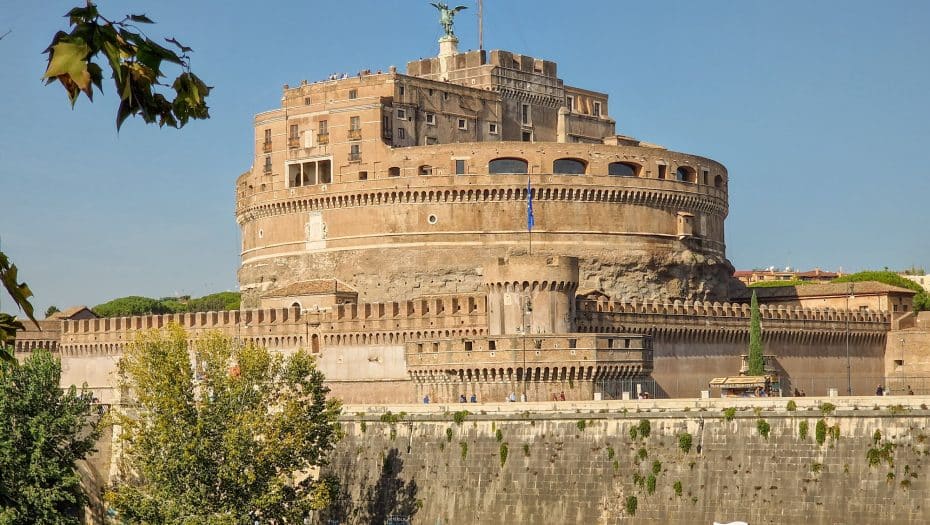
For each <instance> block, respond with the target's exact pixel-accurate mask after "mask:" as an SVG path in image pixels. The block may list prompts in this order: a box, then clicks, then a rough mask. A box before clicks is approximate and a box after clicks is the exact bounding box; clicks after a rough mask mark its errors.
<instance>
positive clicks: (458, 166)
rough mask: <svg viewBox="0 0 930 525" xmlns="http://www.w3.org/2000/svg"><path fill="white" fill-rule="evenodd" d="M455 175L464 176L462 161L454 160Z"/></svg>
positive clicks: (463, 161)
mask: <svg viewBox="0 0 930 525" xmlns="http://www.w3.org/2000/svg"><path fill="white" fill-rule="evenodd" d="M455 174H456V175H464V174H465V160H464V159H456V160H455Z"/></svg>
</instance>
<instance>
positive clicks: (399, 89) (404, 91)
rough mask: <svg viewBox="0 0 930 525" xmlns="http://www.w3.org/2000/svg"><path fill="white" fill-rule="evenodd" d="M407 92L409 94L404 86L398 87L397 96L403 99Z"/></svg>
mask: <svg viewBox="0 0 930 525" xmlns="http://www.w3.org/2000/svg"><path fill="white" fill-rule="evenodd" d="M406 92H407V90H406V89H405V88H404V86H398V87H397V95H398V96H401V97H402V96H404V94H405V93H406Z"/></svg>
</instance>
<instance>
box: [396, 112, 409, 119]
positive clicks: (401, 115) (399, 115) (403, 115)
mask: <svg viewBox="0 0 930 525" xmlns="http://www.w3.org/2000/svg"><path fill="white" fill-rule="evenodd" d="M397 118H398V119H399V120H407V110H405V109H398V110H397Z"/></svg>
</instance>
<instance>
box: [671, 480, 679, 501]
mask: <svg viewBox="0 0 930 525" xmlns="http://www.w3.org/2000/svg"><path fill="white" fill-rule="evenodd" d="M672 488H673V489H675V495H676V496H678V497H681V481H680V480H679V481H676V482H675V483H674V484H673V485H672Z"/></svg>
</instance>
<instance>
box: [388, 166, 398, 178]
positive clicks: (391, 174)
mask: <svg viewBox="0 0 930 525" xmlns="http://www.w3.org/2000/svg"><path fill="white" fill-rule="evenodd" d="M388 177H400V168H398V167H397V166H394V167H391V168H388Z"/></svg>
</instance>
